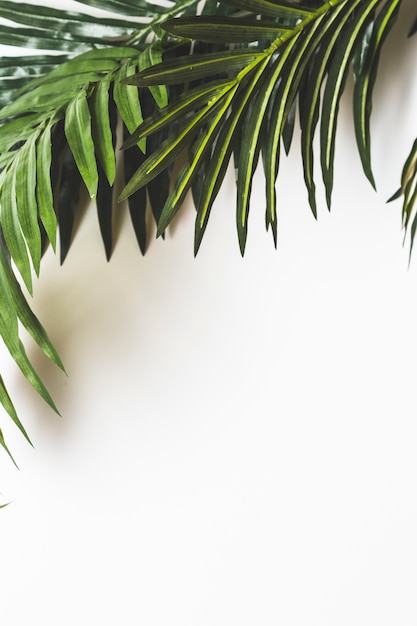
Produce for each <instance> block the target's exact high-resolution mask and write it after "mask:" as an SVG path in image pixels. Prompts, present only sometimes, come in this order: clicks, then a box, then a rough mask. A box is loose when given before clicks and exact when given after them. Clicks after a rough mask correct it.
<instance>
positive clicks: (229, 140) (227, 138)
mask: <svg viewBox="0 0 417 626" xmlns="http://www.w3.org/2000/svg"><path fill="white" fill-rule="evenodd" d="M79 4H80V5H81V6H82V5H85V6H89V7H94V8H98V9H101V10H103V11H107V12H111V15H110V13H109V17H106V18H95V17H91V15H88V14H87V12H85V11H82V10H80V11H79V12H74V11H65V10H62V9H56V8H50V7H38V6H36V7H34V6H33V5H31V4H24V3H16V2H10V1H6V0H0V11H1V13H2V17H3V18H5V19H6V20H7V22H6V23H1V24H0V35H1V37H2V43H6V44H9V45H12V46H17V47H19V48H23V49H24V48H28V47H30V48H31V49H34V50H36V49H37V50H39V51H40V52H39V55H36V54H31V55H26V56H22V57H4V58H2V59H0V107H1V108H0V333H1V336H2V339H3V341H4V343H5V345H6V346H7V348H8V349H9V351H10V353H11V354H12V356H13V358H14V359H15V361H16V363H17V364H18V365H19V367H20V368H21V370H22V371H23V373H24V375H25V376H26V378H27V379H28V380H29V382H30V383H31V384H32V385H33V387H34V388H35V389H36V390H37V391H38V392H39V393H40V394H41V396H42V397H43V398H44V399H45V400H46V402H48V403H49V404H50V405H51V406H52V407H53V408H55V405H54V404H53V401H52V399H51V397H50V396H49V393H48V391H47V390H46V389H45V387H44V385H43V383H42V381H41V380H40V378H39V377H38V376H37V374H36V372H35V371H34V369H33V367H32V366H31V364H30V362H29V360H28V358H27V355H26V352H25V349H24V347H23V344H22V342H21V340H20V338H19V322H21V323H22V324H23V325H24V326H26V328H27V329H28V330H29V332H30V333H31V334H32V336H33V338H34V340H35V342H36V343H37V344H38V345H39V346H40V348H41V349H42V350H43V351H44V352H45V354H47V355H48V357H49V358H51V359H52V361H54V362H55V363H56V364H57V365H58V366H59V367H63V366H62V363H61V361H60V360H59V357H58V355H57V354H56V351H55V350H54V348H53V346H52V344H51V342H50V340H49V338H48V336H47V334H46V332H45V330H44V329H43V327H42V326H41V324H40V322H39V321H38V320H37V319H36V317H35V315H34V314H33V312H32V311H31V309H30V307H29V305H28V304H27V302H26V300H25V298H24V296H23V294H22V291H21V289H20V286H19V283H18V278H17V276H16V275H15V271H16V274H18V275H20V278H21V280H22V281H23V283H24V285H25V287H26V288H27V290H28V291H29V293H32V274H33V272H35V274H39V271H40V265H41V257H42V254H43V252H44V250H45V246H46V245H48V243H51V245H52V247H53V248H54V250H55V248H56V240H57V238H58V239H59V247H60V257H61V261H64V259H65V258H66V256H67V254H68V251H69V250H70V247H71V244H72V240H73V237H74V232H73V231H74V221H75V217H76V213H77V210H78V205H79V202H80V199H81V198H82V196H83V195H84V194H83V192H84V191H86V192H87V193H88V194H89V196H90V197H91V198H93V199H95V200H96V204H97V214H98V222H99V227H100V232H101V236H102V239H103V244H104V249H105V254H106V257H107V259H110V257H111V254H112V249H113V223H114V221H115V219H116V218H117V212H115V211H114V206H115V204H116V201H117V198H115V196H114V183H115V178H116V169H117V168H116V151H117V148H116V146H117V145H119V144H120V143H123V155H122V159H123V176H124V179H125V180H124V182H125V187H124V189H123V190H122V192H121V195H120V197H119V201H122V200H127V202H128V205H129V212H130V216H131V221H132V225H133V228H134V231H135V234H136V238H137V241H138V244H139V247H140V249H141V251H142V253H144V252H145V251H146V247H147V244H148V233H147V210H148V209H147V207H148V205H149V206H150V209H151V211H152V214H153V216H154V219H155V222H156V224H157V235H158V236H163V235H164V232H165V231H166V229H167V228H168V226H169V224H170V223H171V221H172V219H173V218H174V216H175V215H176V214H177V213H178V211H179V210H180V208H181V206H182V204H183V201H184V199H185V197H186V195H187V194H188V193H189V192H190V191H191V192H192V194H193V198H194V202H195V205H196V224H195V243H194V248H195V253H197V251H198V249H199V247H200V245H201V241H202V238H203V235H204V233H205V230H206V228H207V224H208V220H209V216H210V214H211V211H212V208H213V206H214V202H215V199H216V197H217V195H218V193H219V190H220V187H221V185H222V181H223V179H224V176H225V173H226V170H227V168H228V165H229V163H230V160H231V159H233V160H234V165H235V172H236V224H237V233H238V240H239V246H240V250H241V253H242V254H243V253H244V251H245V247H246V241H247V234H248V224H249V214H250V205H251V190H252V182H253V177H254V174H255V170H256V168H257V166H258V164H259V162H261V163H262V167H263V171H264V175H265V219H266V227H267V229H269V228H270V229H271V231H272V235H273V239H274V242H275V245H276V243H277V236H278V215H277V190H276V182H277V178H278V174H279V163H280V158H281V155H282V153H283V149H284V152H288V151H289V149H290V147H293V144H294V141H293V136H294V132H293V131H294V128H295V126H296V124H297V123H299V126H300V129H301V135H300V143H301V146H300V147H301V154H302V160H303V169H304V180H305V185H306V190H307V196H308V202H309V204H310V207H311V210H312V212H313V214H314V216H317V200H316V181H315V177H314V172H315V163H314V162H315V157H316V155H315V152H314V149H313V140H314V137H315V134H316V131H318V129H319V131H320V148H319V157H320V158H319V162H320V167H321V172H322V178H323V185H324V188H325V192H326V199H327V204H328V207H329V208H330V206H331V197H332V189H333V170H334V159H335V147H336V130H337V120H338V111H339V106H340V102H341V98H342V95H343V92H344V87H345V84H346V81H347V78H348V76H349V73H350V72H352V73H353V77H354V85H355V86H354V95H353V112H354V124H355V134H356V140H357V145H358V152H359V156H360V159H361V162H362V166H363V169H364V173H365V175H366V176H367V177H368V179H369V180H370V182H371V183H372V184H373V185H375V181H374V177H373V173H372V167H371V142H370V130H369V128H370V115H371V111H372V93H373V87H374V84H375V80H376V75H377V69H378V62H379V58H380V53H381V49H382V46H383V45H384V42H385V40H386V37H387V36H388V34H389V32H390V30H391V28H392V26H393V24H394V22H395V19H396V17H397V14H398V10H399V7H400V4H401V0H331V1H328V2H323V1H322V0H304V2H300V1H299V0H287V1H286V2H283V1H282V2H281V1H279V0H274V1H272V0H221V1H220V2H215V1H214V0H206V2H199V1H198V0H168V1H167V2H166V3H164V6H163V5H162V4H161V3H157V2H151V1H150V0H80V2H79ZM115 16H117V17H115ZM10 23H12V24H13V26H10ZM57 51H58V52H59V53H60V54H56V52H57ZM119 121H120V123H119ZM118 129H122V133H121V134H122V136H121V137H118V136H117V133H118ZM416 151H417V147H416V145H414V147H413V151H412V153H411V154H410V157H409V159H408V161H407V163H406V165H405V167H404V172H403V176H402V181H401V189H400V190H399V192H398V194H397V195H401V194H403V195H404V209H403V214H404V226H405V228H408V227H409V225H410V224H411V227H410V232H411V237H412V239H413V237H414V234H415V231H416V229H417V217H414V218H413V216H412V209H413V206H414V202H415V197H416V193H417V192H416V188H417V185H416V182H417V168H416V160H417V159H416ZM182 154H184V155H185V156H186V159H185V164H184V166H183V167H182V169H181V170H180V171H179V172H178V174H176V175H175V179H173V178H172V176H173V174H172V173H173V171H176V170H175V168H173V164H174V162H175V161H176V160H177V159H178V157H179V156H180V155H182ZM114 213H115V215H114ZM14 268H16V270H15V269H14ZM0 402H1V404H2V405H3V407H4V408H5V410H6V412H7V413H8V415H9V416H10V417H11V418H12V420H13V421H14V422H15V423H16V424H17V425H18V427H19V428H20V429H21V430H22V433H23V434H24V435H25V436H27V435H26V431H24V429H23V426H22V425H21V424H20V422H19V420H18V418H17V414H16V411H15V408H14V406H13V404H12V401H11V399H10V397H9V395H8V393H7V390H6V387H5V384H4V382H3V380H2V379H1V378H0ZM0 444H1V445H2V446H3V447H4V448H5V449H6V451H7V452H8V448H7V446H6V443H5V441H4V438H3V435H2V433H1V431H0Z"/></svg>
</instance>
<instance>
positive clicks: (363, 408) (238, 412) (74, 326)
mask: <svg viewBox="0 0 417 626" xmlns="http://www.w3.org/2000/svg"><path fill="white" fill-rule="evenodd" d="M412 4H413V3H412V2H409V3H408V4H406V5H405V7H404V15H403V17H402V20H401V24H402V25H401V26H400V27H399V28H397V29H396V33H395V35H393V37H392V40H391V46H390V49H389V50H386V52H385V55H384V57H383V59H382V61H383V73H381V75H380V79H379V83H378V87H377V93H376V102H375V111H374V118H373V133H374V134H373V148H374V150H373V152H374V166H375V174H376V178H377V181H378V183H379V190H378V193H377V194H375V193H374V192H373V191H372V189H371V188H370V187H369V185H368V184H367V183H366V181H365V180H364V178H363V176H362V173H361V171H360V166H359V162H358V157H357V155H356V148H355V146H354V145H353V140H352V138H351V137H350V133H351V125H350V124H351V121H350V112H349V105H348V102H347V100H346V102H345V107H344V110H343V112H342V118H341V120H340V124H339V126H340V132H339V142H338V146H337V163H336V165H337V169H336V186H335V194H334V208H333V212H332V214H331V215H328V214H327V212H326V209H325V208H324V204H323V203H322V207H323V208H321V210H320V216H319V221H318V223H316V222H315V221H314V220H313V219H312V217H311V215H310V213H309V209H308V207H307V203H306V193H305V191H304V188H303V185H302V183H301V170H300V163H299V159H298V157H297V155H296V152H297V151H295V153H294V155H293V156H292V157H291V158H290V159H289V160H288V161H287V162H285V163H283V167H282V172H281V175H280V179H279V189H280V196H281V198H280V225H279V249H278V251H277V252H276V251H274V249H273V246H272V241H271V237H270V235H268V236H267V235H265V233H264V227H263V223H264V199H263V180H262V176H260V177H259V179H258V181H257V185H256V187H255V189H254V197H257V201H256V202H255V204H256V205H257V206H253V210H252V214H251V219H250V232H249V238H248V247H247V254H246V256H245V259H244V260H242V259H241V258H240V254H239V251H238V245H237V237H236V233H235V226H234V207H233V204H234V190H233V186H232V185H229V186H228V187H227V188H225V189H224V190H223V192H222V196H221V198H220V200H219V202H218V203H217V206H216V208H215V210H214V211H213V215H212V218H211V221H210V224H209V227H208V231H207V235H206V238H205V241H204V242H203V245H202V249H201V253H200V254H199V256H198V258H197V259H196V260H194V259H193V257H192V238H193V209H192V208H191V207H188V208H187V209H186V211H185V212H184V213H183V215H182V217H181V218H180V219H179V220H178V221H177V222H176V225H175V227H174V229H173V233H172V235H170V236H169V237H168V240H167V241H166V242H165V243H164V242H161V241H158V242H153V243H152V244H151V247H150V250H149V253H148V255H147V256H146V257H145V258H144V259H142V258H141V256H140V254H139V252H138V250H137V247H136V244H135V241H134V237H133V234H132V231H131V228H130V225H129V224H127V223H126V224H125V227H124V228H123V230H122V232H121V235H120V237H119V242H118V245H117V247H116V250H115V253H114V258H113V259H112V261H111V263H110V264H106V262H105V260H104V253H103V251H102V245H101V242H100V239H99V235H98V229H97V226H96V217H95V211H94V209H93V208H92V209H91V210H90V211H89V213H88V214H87V216H86V219H85V220H84V222H83V224H82V227H81V229H80V233H79V235H78V237H77V240H76V242H75V244H74V246H73V248H72V249H71V251H70V253H69V256H68V259H67V261H66V262H65V265H64V266H63V267H62V268H60V267H59V265H58V261H57V259H56V258H54V257H53V256H52V255H51V254H49V255H47V257H46V259H45V260H44V264H43V270H42V273H41V280H40V281H39V282H38V284H37V285H36V296H35V300H34V307H35V309H36V311H37V313H38V314H39V316H40V318H41V320H42V321H43V322H44V323H45V325H46V327H47V329H48V331H49V332H50V335H51V337H52V339H53V340H54V342H55V343H56V345H57V347H58V348H59V350H60V353H61V356H62V358H63V359H64V361H65V364H66V367H67V370H68V373H69V378H68V379H67V378H66V377H65V376H63V375H61V374H60V373H59V372H57V371H56V370H55V369H54V368H53V367H52V366H51V365H50V364H49V363H47V362H46V361H45V360H43V358H42V357H40V356H39V354H38V353H37V352H36V351H35V350H34V349H32V347H30V348H29V352H30V355H31V356H32V357H33V360H34V363H35V364H36V365H37V367H38V368H39V369H40V371H41V373H42V376H43V378H44V380H45V382H46V383H47V385H48V386H49V388H50V389H51V391H52V393H53V395H54V398H55V399H56V401H57V403H58V405H59V408H60V410H61V412H62V414H63V417H62V418H57V417H56V416H54V415H53V414H52V413H51V412H50V411H48V410H47V409H46V408H45V406H44V405H43V403H42V402H41V401H40V400H39V399H38V398H37V397H36V396H35V395H34V394H33V393H32V391H31V390H30V389H29V388H28V386H27V385H26V383H25V382H24V381H22V379H21V377H20V375H19V374H18V373H17V372H16V370H15V367H14V365H13V364H12V363H10V361H8V360H7V357H6V355H5V354H4V350H3V349H2V352H1V363H2V370H3V371H4V376H5V378H6V381H7V383H8V385H9V387H10V390H11V392H12V394H13V397H14V398H15V400H16V403H17V406H18V409H19V412H20V414H21V416H22V418H23V419H24V423H25V425H26V427H27V428H28V430H29V433H30V435H31V437H32V439H33V442H34V444H35V449H34V450H32V449H31V448H30V447H29V446H28V445H27V444H26V443H25V442H24V441H23V440H22V438H21V437H20V436H19V435H18V433H16V429H15V428H13V427H12V426H11V425H9V424H8V422H7V421H6V420H5V419H2V427H3V425H4V427H3V429H4V432H5V435H6V436H7V438H8V440H9V443H10V446H11V448H12V450H13V451H14V453H15V456H16V459H17V462H18V463H19V465H20V468H21V471H20V472H17V471H16V470H15V469H14V468H13V467H12V465H11V464H10V463H9V461H8V460H7V459H6V457H5V455H4V454H3V455H1V456H0V470H1V471H0V475H1V489H2V493H3V498H4V500H10V499H12V500H13V503H12V504H11V506H9V507H7V508H6V509H4V510H2V511H1V512H0V528H1V535H2V549H1V559H0V599H1V609H0V610H1V616H2V623H3V624H5V625H7V626H22V625H23V624H25V625H26V624H28V625H29V624H42V626H56V625H57V624H59V625H60V626H73V625H74V624H79V625H81V626H84V625H87V624H88V625H90V624H100V625H103V626H107V625H109V626H110V625H111V626H113V625H114V624H123V625H125V624H126V625H130V624H132V625H133V624H135V625H136V624H141V625H144V626H165V625H167V624H170V625H171V624H172V625H175V626H176V625H178V626H213V625H216V626H230V625H235V624H239V625H240V626H252V625H253V624H262V625H264V626H272V625H274V626H275V625H276V624H280V625H283V626H305V625H308V626H313V625H314V626H316V625H317V626H334V625H336V624H337V626H345V625H346V626H351V625H352V624H355V626H369V625H370V624H378V625H387V626H388V625H392V624H401V625H402V626H411V625H415V624H416V621H417V605H416V602H415V589H416V584H417V570H416V562H417V534H416V527H417V499H416V493H417V490H416V486H417V485H416V483H417V455H416V447H417V415H416V400H415V353H416V333H415V320H416V319H417V260H416V258H414V262H413V263H412V265H411V268H410V270H408V269H407V262H408V258H407V250H406V249H403V248H402V235H401V231H400V205H399V204H398V203H397V204H394V205H386V204H385V199H386V198H387V197H388V196H389V195H390V194H391V193H392V192H393V191H394V190H395V189H396V187H397V185H398V180H399V175H400V170H401V167H402V163H403V161H404V158H405V156H406V154H407V152H408V150H409V148H410V145H411V141H412V139H413V138H414V136H415V135H416V134H417V132H416V131H417V129H416V125H415V108H416V105H417V81H416V80H414V79H413V76H412V73H413V72H414V73H415V69H414V68H415V59H416V45H417V39H416V40H410V41H408V42H406V41H405V40H404V39H403V37H404V33H405V31H406V21H407V19H408V20H409V19H410V16H411V15H413V16H414V13H415V10H414V7H413V6H411V5H412ZM407 14H408V15H407ZM397 67H398V71H396V68H397ZM382 94H383V95H382ZM28 345H29V344H28ZM5 362H6V367H4V363H5Z"/></svg>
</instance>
